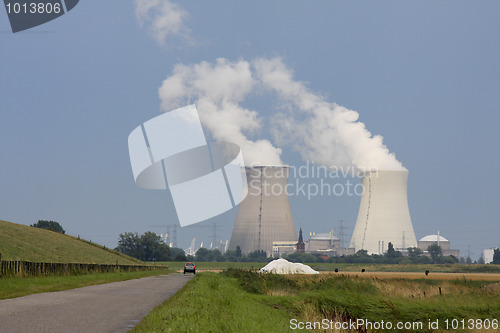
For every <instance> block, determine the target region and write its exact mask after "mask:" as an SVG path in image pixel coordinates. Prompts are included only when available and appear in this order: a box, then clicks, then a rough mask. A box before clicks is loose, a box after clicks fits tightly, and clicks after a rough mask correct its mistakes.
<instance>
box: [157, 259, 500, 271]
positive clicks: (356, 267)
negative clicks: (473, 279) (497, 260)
mask: <svg viewBox="0 0 500 333" xmlns="http://www.w3.org/2000/svg"><path fill="white" fill-rule="evenodd" d="M157 263H158V264H165V265H168V266H169V267H170V268H171V269H174V270H181V269H183V268H184V264H185V262H178V261H177V262H176V261H168V262H157ZM195 264H196V269H197V270H198V271H200V272H202V271H220V270H224V269H227V268H243V269H260V268H262V267H264V266H265V265H266V263H261V262H196V261H195ZM307 265H309V266H311V267H312V268H313V269H315V270H317V271H320V272H333V271H335V269H336V268H337V269H339V271H340V272H341V273H342V272H361V270H362V269H365V270H366V272H367V273H368V272H419V273H424V272H425V271H426V270H429V271H430V272H431V273H434V272H442V273H496V274H500V265H461V264H441V265H387V264H383V265H374V264H320V263H307Z"/></svg>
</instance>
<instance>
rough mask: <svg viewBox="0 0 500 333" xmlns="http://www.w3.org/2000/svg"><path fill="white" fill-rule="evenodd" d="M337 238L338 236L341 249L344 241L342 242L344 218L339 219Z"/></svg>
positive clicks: (343, 246)
mask: <svg viewBox="0 0 500 333" xmlns="http://www.w3.org/2000/svg"><path fill="white" fill-rule="evenodd" d="M339 238H340V246H341V247H342V248H343V249H345V242H344V220H340V226H339Z"/></svg>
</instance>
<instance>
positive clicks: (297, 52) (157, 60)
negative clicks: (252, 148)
mask: <svg viewBox="0 0 500 333" xmlns="http://www.w3.org/2000/svg"><path fill="white" fill-rule="evenodd" d="M140 3H143V4H144V3H146V4H147V3H148V1H142V2H140ZM171 8H174V9H173V11H174V12H173V14H172V13H170V14H172V15H174V16H171V18H179V17H180V21H179V22H180V23H179V24H178V25H177V26H174V27H173V28H172V27H170V28H164V30H163V32H164V33H165V34H166V37H165V36H163V37H165V38H162V36H160V37H159V35H158V31H156V34H155V32H154V31H152V30H151V22H152V21H151V20H148V19H147V17H146V19H145V20H143V23H142V24H141V22H140V20H139V19H138V17H137V15H136V10H137V7H136V2H134V1H126V2H125V1H119V0H114V1H104V2H103V1H97V0H86V1H81V2H80V3H79V4H78V6H77V7H75V8H74V9H73V10H72V11H71V12H69V13H67V14H66V15H64V16H62V17H60V18H58V19H56V20H54V21H51V22H49V23H47V24H44V25H42V26H39V27H36V28H33V29H31V30H28V31H25V32H20V33H16V34H13V33H11V32H10V26H9V23H8V19H7V15H6V13H5V11H4V10H3V9H2V10H0V45H1V50H2V52H1V54H0V69H1V72H2V75H1V76H0V153H1V156H2V163H1V170H2V172H1V176H0V177H1V178H0V219H3V220H7V221H12V222H17V223H22V224H32V223H34V222H36V221H37V220H39V219H50V220H56V221H58V222H60V223H61V224H62V225H63V226H64V227H65V228H66V230H67V232H68V233H69V234H72V235H80V236H81V237H84V238H87V239H91V240H92V241H95V242H98V243H101V244H104V245H106V246H109V247H114V246H116V242H117V240H118V235H119V234H120V233H123V232H126V231H137V232H144V231H147V230H152V231H156V232H159V233H160V232H164V229H161V228H158V227H155V226H157V225H162V224H166V223H168V224H176V223H178V222H177V217H176V213H175V209H174V206H173V204H172V202H171V197H170V195H169V193H168V191H148V190H143V189H140V188H138V187H137V186H136V185H135V183H134V181H133V177H132V172H131V168H130V161H129V156H128V148H127V137H128V135H129V133H130V132H131V131H132V130H133V129H134V128H135V127H136V126H138V125H139V124H141V123H143V122H144V121H146V120H148V119H151V118H153V117H155V116H157V115H158V114H160V111H161V109H160V103H161V100H160V97H159V94H158V89H159V88H160V86H161V85H162V82H163V80H165V79H166V78H167V77H168V76H170V75H172V71H173V69H174V66H176V65H177V64H184V65H187V66H192V65H195V64H198V63H200V62H202V61H206V62H208V63H211V64H213V63H215V62H216V59H217V58H225V59H227V60H228V61H231V62H237V61H249V62H251V61H253V60H255V59H258V58H275V57H279V58H280V59H282V62H283V63H284V64H285V65H286V67H287V68H288V69H289V70H290V71H293V77H294V79H295V80H296V81H301V82H305V84H304V85H305V86H306V87H307V88H308V89H309V90H310V91H311V92H314V93H315V94H318V95H321V96H324V98H325V99H326V100H327V101H328V102H331V103H334V102H335V103H337V104H339V105H342V106H345V107H346V108H349V109H351V110H356V111H357V112H358V113H359V115H360V118H359V120H360V121H362V122H363V123H364V124H365V125H366V127H367V129H368V130H369V131H370V132H371V133H373V134H379V135H382V136H383V138H384V144H385V145H387V147H388V148H389V150H390V151H391V152H393V153H395V154H396V157H397V159H398V160H399V161H401V162H402V163H403V165H404V166H405V167H406V168H408V170H409V171H410V176H409V184H408V197H409V206H410V213H411V217H412V221H413V226H414V229H415V233H416V236H417V239H419V238H421V237H423V236H425V235H427V234H431V233H436V232H437V230H440V231H441V234H442V235H443V236H445V237H446V238H448V239H449V240H450V241H451V242H452V247H453V248H459V249H460V250H461V251H462V255H463V256H466V255H467V251H468V246H469V245H470V251H471V252H472V255H471V256H472V257H473V258H475V259H477V258H478V257H479V255H480V252H481V250H482V249H483V248H489V247H493V246H499V245H500V244H499V237H498V235H499V233H500V227H499V222H500V221H499V216H500V208H499V207H500V205H498V202H500V194H499V192H498V191H497V189H496V187H497V186H499V185H500V174H499V172H497V170H498V169H499V167H500V156H499V153H498V147H497V146H498V143H499V142H500V131H499V130H498V123H499V121H500V113H499V111H500V107H499V105H500V103H499V102H500V97H499V96H500V95H499V93H498V92H499V91H500V34H499V33H498V32H499V31H500V21H499V20H498V17H499V15H500V3H498V2H495V1H483V2H480V3H477V2H462V1H441V2H438V3H435V2H418V3H417V2H407V1H397V2H396V1H381V2H332V1H317V2H314V4H311V3H309V2H299V1H291V2H288V1H287V2H285V1H266V2H257V3H255V2H251V3H250V2H248V3H243V2H232V1H219V2H205V1H189V2H179V3H177V5H174V6H173V7H171ZM151 13H153V12H150V14H151ZM179 13H183V14H179ZM154 15H157V14H153V19H154V17H155V16H154ZM176 15H177V16H176ZM150 18H151V17H150ZM176 28H178V29H177V30H176ZM160 35H161V34H160ZM244 104H245V105H246V106H247V107H249V108H251V109H253V110H256V111H258V112H259V115H260V116H261V117H263V119H270V118H272V116H273V115H274V114H275V113H277V112H279V109H278V108H277V106H276V101H275V98H274V97H273V96H269V95H265V94H264V95H259V94H255V96H252V97H250V98H249V99H248V100H246V101H245V102H244ZM272 126H273V125H272V123H270V122H269V123H268V122H267V121H265V122H264V124H263V126H262V129H261V130H260V131H259V132H258V133H256V134H253V135H252V138H253V139H267V140H270V141H271V142H273V144H274V145H275V146H280V145H279V144H277V143H276V142H274V139H273V136H272ZM280 147H281V148H282V150H283V153H282V155H281V158H282V160H283V161H284V162H285V163H288V164H290V165H297V166H299V165H301V164H303V163H304V162H303V160H302V159H301V156H300V154H299V152H297V151H296V150H294V149H292V148H291V147H290V146H280ZM291 204H292V212H293V214H294V220H295V224H296V227H297V228H298V227H299V226H302V227H303V229H304V231H305V232H306V234H308V233H309V232H311V231H315V232H327V231H329V230H330V229H332V228H334V229H335V231H336V232H337V229H338V226H339V220H341V219H342V220H344V225H345V227H347V228H348V229H347V230H346V233H347V234H349V236H347V237H346V240H348V239H349V238H350V233H351V232H352V230H353V229H354V224H355V221H356V217H357V212H358V206H359V198H358V197H340V198H333V199H332V198H330V197H325V196H323V197H315V198H313V199H311V200H307V198H303V197H293V198H291ZM235 216H236V210H235V209H234V210H232V211H229V212H227V213H225V214H223V215H221V216H219V217H216V218H213V219H211V220H208V221H205V222H202V223H200V224H199V225H197V226H196V227H195V226H192V227H186V228H183V229H179V230H178V238H179V245H180V246H181V247H184V248H187V247H188V245H189V243H190V241H191V239H192V237H193V236H195V235H196V236H197V239H199V240H203V241H204V242H205V244H207V242H208V243H209V242H210V240H211V235H212V233H211V229H210V226H211V223H212V222H217V223H218V224H219V226H220V227H221V231H220V232H219V237H218V238H219V239H223V240H225V239H229V237H230V234H231V230H232V225H233V222H234V218H235Z"/></svg>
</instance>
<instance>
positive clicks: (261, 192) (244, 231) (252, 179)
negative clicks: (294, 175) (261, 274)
mask: <svg viewBox="0 0 500 333" xmlns="http://www.w3.org/2000/svg"><path fill="white" fill-rule="evenodd" d="M245 169H246V173H247V182H248V195H247V197H246V198H245V200H243V201H242V202H241V204H240V208H239V210H238V216H237V217H236V222H235V223H234V228H233V234H232V236H231V242H230V243H229V250H231V251H234V250H236V247H237V246H239V247H240V248H241V252H242V253H245V254H247V253H250V252H253V251H256V250H264V251H266V253H267V255H268V256H269V255H271V254H272V249H273V242H278V241H290V242H295V243H296V242H297V234H296V233H295V225H294V224H293V218H292V212H291V211H290V203H289V201H288V195H287V191H286V189H287V184H288V172H289V168H288V167H286V166H257V167H246V168H245Z"/></svg>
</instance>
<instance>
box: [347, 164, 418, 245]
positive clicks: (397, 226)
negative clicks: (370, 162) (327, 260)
mask: <svg viewBox="0 0 500 333" xmlns="http://www.w3.org/2000/svg"><path fill="white" fill-rule="evenodd" d="M362 184H363V188H364V192H363V195H362V196H361V203H360V207H359V213H358V219H357V221H356V226H355V227H354V232H353V234H352V239H351V244H350V246H349V247H352V248H355V249H356V251H359V250H366V251H368V253H370V254H374V253H376V254H383V253H384V252H386V251H387V247H388V245H389V242H391V243H392V244H393V246H394V249H396V250H401V249H404V250H405V249H407V248H408V247H417V239H416V238H415V232H414V231H413V225H412V223H411V218H410V211H409V210H408V198H407V184H408V171H371V172H367V173H365V175H364V177H363V180H362Z"/></svg>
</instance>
